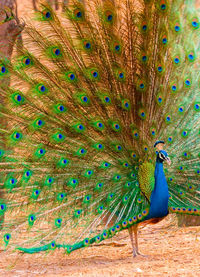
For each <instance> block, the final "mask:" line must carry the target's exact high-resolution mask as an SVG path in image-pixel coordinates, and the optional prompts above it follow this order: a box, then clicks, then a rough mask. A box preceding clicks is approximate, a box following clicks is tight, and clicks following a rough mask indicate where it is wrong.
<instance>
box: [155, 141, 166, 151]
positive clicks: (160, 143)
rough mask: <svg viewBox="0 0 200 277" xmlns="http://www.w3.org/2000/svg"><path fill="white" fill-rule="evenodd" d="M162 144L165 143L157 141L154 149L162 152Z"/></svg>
mask: <svg viewBox="0 0 200 277" xmlns="http://www.w3.org/2000/svg"><path fill="white" fill-rule="evenodd" d="M164 144H165V142H164V141H163V140H157V141H156V142H155V143H154V147H156V148H157V149H158V150H159V151H160V150H163V146H164Z"/></svg>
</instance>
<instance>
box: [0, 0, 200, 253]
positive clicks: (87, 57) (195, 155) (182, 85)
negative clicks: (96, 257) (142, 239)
mask: <svg viewBox="0 0 200 277" xmlns="http://www.w3.org/2000/svg"><path fill="white" fill-rule="evenodd" d="M199 38H200V21H199V13H198V10H197V9H195V6H194V4H191V1H190V0H121V1H118V0H113V1H111V0H110V1H109V0H108V1H107V0H105V1H103V0H98V1H95V0H90V1H89V0H88V1H84V3H82V2H80V1H76V0H72V1H69V3H68V5H66V6H65V8H64V11H63V12H61V11H55V10H54V9H53V8H52V7H51V5H50V4H48V3H47V2H43V1H42V2H41V3H40V9H39V10H38V11H36V12H35V13H34V16H33V19H32V20H29V22H28V23H27V24H26V26H25V30H24V32H23V40H24V45H23V47H22V46H21V47H18V49H16V50H17V51H16V53H15V55H14V57H13V59H12V61H9V60H7V59H4V58H1V60H0V83H1V89H0V99H4V100H3V102H2V104H1V107H0V116H1V123H0V181H1V189H0V195H1V196H0V197H1V198H0V219H1V220H0V222H1V231H0V232H1V239H2V245H4V247H5V249H10V250H14V249H15V250H16V249H17V250H19V251H21V252H25V253H36V252H40V251H47V252H51V251H53V250H55V249H64V252H65V253H68V254H70V253H71V252H73V251H74V250H78V249H81V248H84V247H87V246H90V245H92V244H98V243H100V242H102V241H104V240H106V239H110V238H112V237H114V236H115V235H116V234H117V233H118V232H120V231H122V230H125V229H127V230H128V232H129V234H130V238H131V243H132V247H133V256H136V255H138V254H139V250H138V239H137V230H138V226H140V225H143V224H150V223H157V222H159V221H160V220H162V219H163V218H164V217H166V216H167V215H168V214H169V213H178V214H190V215H200V185H199V183H200V182H199V180H200V178H199V177H200V113H199V111H200V94H199V89H200V78H199V77H200V73H199V68H198V65H199V59H198V57H199V50H200V48H199V46H200V39H199ZM7 78H9V79H10V80H11V85H10V86H8V82H6V81H4V80H6V79H7ZM133 235H135V240H134V236H133Z"/></svg>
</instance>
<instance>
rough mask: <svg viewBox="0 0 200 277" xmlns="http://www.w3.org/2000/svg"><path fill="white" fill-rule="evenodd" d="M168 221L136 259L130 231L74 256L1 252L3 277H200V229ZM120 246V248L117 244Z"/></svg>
mask: <svg viewBox="0 0 200 277" xmlns="http://www.w3.org/2000/svg"><path fill="white" fill-rule="evenodd" d="M31 2H32V1H31V0H18V8H19V14H20V17H23V18H24V17H25V16H27V10H28V8H29V7H30V5H31ZM166 223H167V222H166V221H163V222H161V223H159V224H157V225H156V226H153V227H151V226H147V227H145V228H144V229H143V230H141V231H140V234H139V246H140V250H141V252H142V253H143V254H145V255H148V257H142V256H138V257H136V258H134V259H133V257H132V253H131V244H130V241H129V236H128V232H127V231H123V232H121V233H120V234H118V236H117V237H116V238H115V239H113V240H112V241H111V240H108V241H105V242H104V245H102V246H98V247H88V248H87V249H83V250H80V251H78V252H74V253H72V254H70V255H66V254H63V251H62V250H55V251H54V252H52V253H50V254H45V253H41V254H34V255H27V254H26V255H24V254H23V255H19V254H18V253H17V252H13V253H9V252H4V251H2V252H0V276H6V277H9V276H26V277H27V276H28V277H29V276H30V277H31V276H70V277H74V276H84V277H85V276H87V277H90V276H91V277H93V276H98V277H107V276H116V277H121V276H126V277H128V276H181V277H182V276H187V277H189V276H200V227H189V228H180V229H178V228H176V227H173V228H170V229H167V230H165V231H164V230H163V229H161V227H162V226H165V224H166ZM116 241H117V243H118V244H120V245H116V243H115V242H116Z"/></svg>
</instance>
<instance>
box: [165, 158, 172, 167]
mask: <svg viewBox="0 0 200 277" xmlns="http://www.w3.org/2000/svg"><path fill="white" fill-rule="evenodd" d="M165 161H166V162H167V164H168V165H171V163H172V162H171V160H170V158H169V157H167V158H166V160H165Z"/></svg>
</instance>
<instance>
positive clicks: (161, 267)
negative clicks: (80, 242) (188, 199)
mask: <svg viewBox="0 0 200 277" xmlns="http://www.w3.org/2000/svg"><path fill="white" fill-rule="evenodd" d="M166 224H168V222H167V220H164V221H163V222H161V223H158V224H157V225H155V226H146V227H145V228H144V229H141V230H140V232H139V246H140V251H141V253H143V254H145V255H148V256H147V257H142V256H138V257H136V258H133V257H132V253H131V252H132V248H131V244H130V240H129V236H128V232H127V231H123V232H121V233H119V234H118V235H117V236H116V237H115V238H114V239H113V240H107V241H105V242H104V245H102V246H100V245H99V246H96V247H95V246H93V247H88V248H85V249H82V250H79V251H77V252H76V251H75V252H73V253H71V254H70V255H67V254H63V250H55V251H54V252H51V253H48V254H46V253H40V254H32V255H28V254H22V255H19V254H17V252H14V253H7V252H1V253H0V276H7V277H10V276H19V277H21V276H28V277H29V276H30V277H32V276H70V277H75V276H80V277H86V276H87V277H96V276H98V277H108V276H115V277H123V276H126V277H129V276H142V277H143V276H170V277H171V276H181V277H182V276H187V277H190V276H200V227H187V228H177V227H170V228H168V229H167V230H164V229H163V228H162V226H165V225H166ZM116 242H117V244H116Z"/></svg>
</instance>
